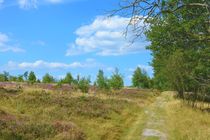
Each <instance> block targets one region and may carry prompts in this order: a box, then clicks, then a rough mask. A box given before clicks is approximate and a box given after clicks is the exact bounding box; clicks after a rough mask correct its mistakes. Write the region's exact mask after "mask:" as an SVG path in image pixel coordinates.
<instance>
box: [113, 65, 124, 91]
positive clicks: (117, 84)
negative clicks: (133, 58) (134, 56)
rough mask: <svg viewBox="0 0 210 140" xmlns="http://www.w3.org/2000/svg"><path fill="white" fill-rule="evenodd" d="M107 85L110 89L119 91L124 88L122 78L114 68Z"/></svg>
mask: <svg viewBox="0 0 210 140" xmlns="http://www.w3.org/2000/svg"><path fill="white" fill-rule="evenodd" d="M109 84H110V86H111V88H113V89H121V88H123V86H124V82H123V77H122V75H121V74H120V73H119V70H118V69H117V68H116V69H115V72H114V73H113V75H112V76H111V79H110V80H109Z"/></svg>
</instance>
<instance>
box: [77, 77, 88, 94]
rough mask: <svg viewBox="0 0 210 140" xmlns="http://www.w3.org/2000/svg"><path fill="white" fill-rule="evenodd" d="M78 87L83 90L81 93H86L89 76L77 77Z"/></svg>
mask: <svg viewBox="0 0 210 140" xmlns="http://www.w3.org/2000/svg"><path fill="white" fill-rule="evenodd" d="M78 80H79V81H78V88H79V89H80V90H81V91H82V92H83V93H88V90H89V87H90V78H89V77H88V78H85V77H82V78H79V79H78Z"/></svg>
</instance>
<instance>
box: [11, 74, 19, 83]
mask: <svg viewBox="0 0 210 140" xmlns="http://www.w3.org/2000/svg"><path fill="white" fill-rule="evenodd" d="M17 79H18V78H17V77H16V76H12V75H10V76H9V81H11V82H16V81H17Z"/></svg>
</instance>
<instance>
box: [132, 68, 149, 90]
mask: <svg viewBox="0 0 210 140" xmlns="http://www.w3.org/2000/svg"><path fill="white" fill-rule="evenodd" d="M132 84H133V86H134V87H137V88H149V87H150V78H149V77H148V75H147V73H146V71H145V70H141V68H139V67H137V68H136V70H135V71H134V73H133V77H132Z"/></svg>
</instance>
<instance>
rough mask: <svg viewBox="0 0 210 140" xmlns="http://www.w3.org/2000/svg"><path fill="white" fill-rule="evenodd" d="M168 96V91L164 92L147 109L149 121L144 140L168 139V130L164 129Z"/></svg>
mask: <svg viewBox="0 0 210 140" xmlns="http://www.w3.org/2000/svg"><path fill="white" fill-rule="evenodd" d="M166 97H167V93H162V94H161V95H160V96H159V97H157V99H156V101H155V102H154V103H152V104H151V105H149V106H148V107H147V108H146V109H145V114H146V117H147V121H146V125H145V128H144V130H143V132H142V138H141V139H142V140H147V139H159V140H167V134H166V130H165V129H164V125H165V115H164V114H165V110H164V107H165V105H166V101H167V100H166Z"/></svg>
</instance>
